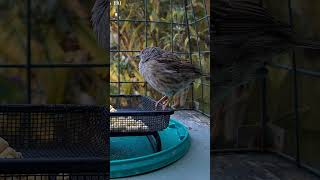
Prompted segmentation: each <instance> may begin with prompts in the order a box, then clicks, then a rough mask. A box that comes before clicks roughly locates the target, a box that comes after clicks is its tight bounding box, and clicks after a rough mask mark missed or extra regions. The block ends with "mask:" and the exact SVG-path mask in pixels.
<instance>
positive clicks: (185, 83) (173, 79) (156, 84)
mask: <svg viewBox="0 0 320 180" xmlns="http://www.w3.org/2000/svg"><path fill="white" fill-rule="evenodd" d="M136 57H137V58H139V59H140V62H139V72H140V74H141V75H142V76H143V78H144V80H145V81H146V82H147V83H148V84H149V85H150V86H151V87H152V88H154V89H155V90H156V91H158V92H160V93H161V94H163V97H162V98H161V99H160V100H158V101H157V102H156V103H155V107H156V108H157V107H158V105H159V103H161V104H162V109H163V110H164V109H165V108H166V107H167V106H168V105H169V103H170V102H171V100H172V97H173V96H174V95H176V94H178V93H180V92H182V91H184V90H186V89H187V88H188V87H190V85H191V84H192V83H193V82H194V81H195V80H196V79H198V78H201V76H202V74H201V71H200V69H199V68H198V67H196V66H195V65H194V64H192V63H190V62H189V61H185V60H182V59H181V58H180V57H179V56H177V55H176V54H175V53H173V52H171V51H166V50H163V49H161V48H159V47H147V48H144V49H143V50H141V51H140V53H139V54H138V55H137V56H136ZM172 107H175V104H174V105H173V106H172Z"/></svg>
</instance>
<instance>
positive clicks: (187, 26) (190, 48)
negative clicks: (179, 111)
mask: <svg viewBox="0 0 320 180" xmlns="http://www.w3.org/2000/svg"><path fill="white" fill-rule="evenodd" d="M187 6H188V0H184V15H185V22H186V29H187V34H188V40H189V43H188V44H189V59H190V62H191V63H192V53H191V52H192V47H191V38H190V29H189V20H188V9H187ZM191 94H192V95H191V100H192V108H193V109H194V99H193V98H194V97H193V96H194V88H193V84H192V87H191Z"/></svg>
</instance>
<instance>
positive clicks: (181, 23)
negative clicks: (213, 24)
mask: <svg viewBox="0 0 320 180" xmlns="http://www.w3.org/2000/svg"><path fill="white" fill-rule="evenodd" d="M119 2H120V3H119ZM111 3H112V5H111V8H110V24H111V25H110V47H111V48H110V93H111V94H142V95H147V96H149V97H152V98H154V99H156V100H158V99H160V98H161V94H159V93H158V92H156V91H155V90H153V89H152V87H150V86H149V85H148V84H146V83H145V82H144V79H143V77H142V76H141V75H140V74H139V70H138V64H139V60H138V59H136V58H133V57H132V56H135V55H137V54H138V53H139V52H140V50H142V49H144V48H145V47H153V46H158V47H160V48H162V49H165V50H168V51H173V52H175V53H177V55H178V56H180V57H181V58H182V60H186V61H191V62H192V63H194V64H196V65H197V66H198V67H200V68H201V70H202V72H203V73H204V74H207V75H210V40H209V39H210V37H209V21H210V20H209V15H210V14H209V13H210V6H209V0H161V1H160V0H121V1H111ZM117 4H119V5H117ZM175 99H176V101H180V104H181V105H184V107H183V108H184V109H195V110H198V111H200V112H203V113H204V114H207V115H209V114H210V82H209V81H208V80H205V79H202V80H201V81H197V82H196V83H194V85H193V87H192V88H190V89H189V91H188V92H185V93H182V94H180V95H178V96H176V97H175Z"/></svg>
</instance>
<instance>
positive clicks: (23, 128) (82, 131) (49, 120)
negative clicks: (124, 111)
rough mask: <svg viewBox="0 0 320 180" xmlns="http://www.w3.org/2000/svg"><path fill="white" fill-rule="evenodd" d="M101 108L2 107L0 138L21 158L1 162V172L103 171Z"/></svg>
mask: <svg viewBox="0 0 320 180" xmlns="http://www.w3.org/2000/svg"><path fill="white" fill-rule="evenodd" d="M103 109H104V108H103V107H100V106H86V105H1V106H0V137H2V138H3V139H4V140H6V141H7V142H8V143H9V145H10V147H11V148H13V149H15V150H16V151H17V152H20V153H21V154H20V157H17V158H13V157H11V158H6V157H7V156H5V157H3V158H1V159H0V169H1V171H3V172H28V173H30V172H31V173H37V172H52V171H53V172H57V171H58V172H59V171H60V172H66V171H67V172H68V171H70V172H74V171H76V172H90V171H91V172H99V171H100V172H106V163H108V155H109V154H108V152H109V151H108V149H109V147H108V142H109V136H108V124H107V121H106V116H105V115H104V114H103Z"/></svg>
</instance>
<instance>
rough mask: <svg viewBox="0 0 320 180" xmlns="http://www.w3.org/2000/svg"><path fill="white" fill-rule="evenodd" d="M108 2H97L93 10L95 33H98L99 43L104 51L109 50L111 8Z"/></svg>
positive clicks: (92, 18) (104, 0)
mask: <svg viewBox="0 0 320 180" xmlns="http://www.w3.org/2000/svg"><path fill="white" fill-rule="evenodd" d="M108 7H109V6H108V3H107V1H106V0H96V2H95V4H94V6H93V8H92V17H91V21H92V25H93V31H94V32H95V33H96V36H97V40H98V43H99V44H100V46H101V47H102V48H104V49H108V48H109V43H110V42H109V41H108V36H109V33H108V32H109V28H110V27H109V25H108V21H109V8H108Z"/></svg>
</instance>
